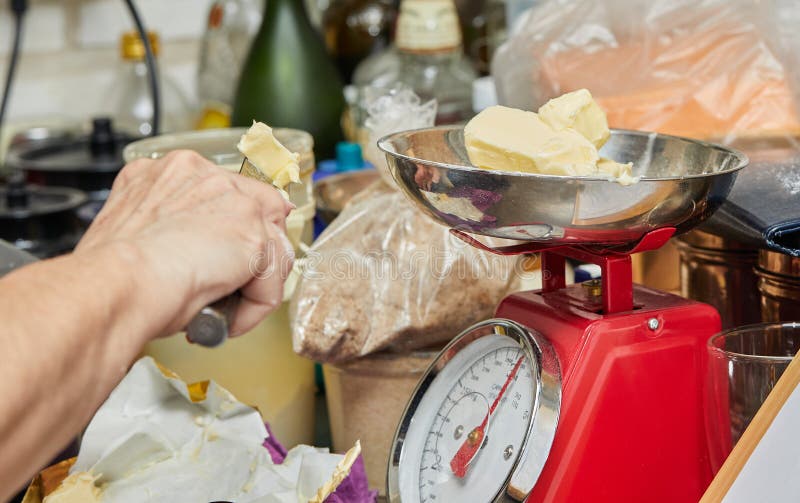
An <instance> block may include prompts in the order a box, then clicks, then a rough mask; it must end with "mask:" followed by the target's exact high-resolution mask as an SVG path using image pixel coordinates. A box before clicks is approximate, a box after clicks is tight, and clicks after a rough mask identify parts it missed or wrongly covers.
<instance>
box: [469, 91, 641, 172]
mask: <svg viewBox="0 0 800 503" xmlns="http://www.w3.org/2000/svg"><path fill="white" fill-rule="evenodd" d="M610 136H611V132H610V131H609V129H608V121H607V120H606V115H605V112H603V109H601V108H600V106H598V105H597V103H595V101H594V99H593V98H592V95H591V93H589V91H587V90H586V89H580V90H578V91H574V92H571V93H567V94H565V95H563V96H559V97H558V98H554V99H552V100H550V101H548V102H547V103H545V104H544V105H542V107H541V108H539V113H534V112H526V111H524V110H517V109H514V108H507V107H502V106H494V107H489V108H487V109H485V110H484V111H482V112H481V113H479V114H478V115H476V116H475V117H474V118H473V119H472V120H471V121H469V123H467V125H466V127H465V128H464V143H465V145H466V147H467V155H468V156H469V160H470V162H471V163H472V164H474V165H475V166H477V167H479V168H483V169H495V170H502V171H523V172H528V173H535V174H541V175H558V176H593V177H608V178H610V179H613V180H614V181H615V182H617V183H619V184H620V185H631V184H633V183H636V182H638V181H639V179H638V178H636V177H634V176H633V175H632V171H633V165H632V164H631V163H627V164H623V163H619V162H616V161H614V160H611V159H603V158H601V157H600V154H599V153H598V149H599V148H600V147H602V146H603V144H605V142H606V141H608V138H609V137H610Z"/></svg>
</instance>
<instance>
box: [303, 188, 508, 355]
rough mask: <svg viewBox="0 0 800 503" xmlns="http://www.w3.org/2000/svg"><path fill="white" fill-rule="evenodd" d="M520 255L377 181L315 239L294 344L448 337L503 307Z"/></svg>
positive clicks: (417, 342) (424, 342) (328, 351)
mask: <svg viewBox="0 0 800 503" xmlns="http://www.w3.org/2000/svg"><path fill="white" fill-rule="evenodd" d="M514 264H515V259H514V258H508V257H501V256H498V255H493V254H489V253H486V252H482V251H480V250H477V249H474V248H471V247H470V246H468V245H466V244H464V243H462V242H461V241H459V240H458V239H457V238H455V237H452V236H451V235H450V233H449V230H448V229H447V228H446V227H444V226H441V225H439V224H437V223H435V222H433V221H432V220H431V219H429V218H428V217H427V216H425V215H423V214H422V213H421V212H419V211H418V210H417V209H416V208H414V207H412V206H411V204H410V203H409V202H408V201H406V199H405V197H404V196H403V195H402V194H400V193H398V192H395V191H387V190H385V189H376V190H368V193H366V194H362V195H360V196H359V197H358V198H357V200H354V201H353V202H351V203H350V204H349V205H348V206H347V207H346V208H345V210H344V211H343V212H342V213H341V214H340V215H339V217H338V218H337V219H336V220H335V221H334V222H333V224H332V225H331V226H330V227H329V228H328V229H327V230H326V231H325V233H323V235H322V236H320V238H319V240H318V241H317V242H316V243H315V244H314V246H313V247H312V249H311V252H310V254H309V259H308V261H307V264H306V268H305V272H304V274H303V278H302V279H301V281H300V283H299V285H298V288H297V291H296V293H295V295H294V299H293V301H292V305H291V309H290V316H291V322H292V331H293V336H294V349H295V351H296V352H297V353H299V354H301V355H303V356H306V357H308V358H312V359H314V360H318V361H324V362H342V361H346V360H349V359H352V358H356V357H359V356H363V355H366V354H369V353H373V352H375V351H380V350H385V349H390V350H393V351H409V350H413V349H418V348H424V347H429V346H431V345H434V344H437V343H441V342H443V341H447V340H449V339H452V338H453V337H455V336H456V335H458V333H459V332H460V331H461V330H463V329H465V328H467V327H468V326H470V325H472V324H473V323H475V322H477V321H480V320H483V319H486V318H490V317H491V316H492V315H493V314H494V310H495V308H496V306H497V304H498V302H499V301H500V300H501V299H502V298H503V296H505V295H506V293H507V292H508V291H509V286H510V283H511V278H512V277H513V272H514Z"/></svg>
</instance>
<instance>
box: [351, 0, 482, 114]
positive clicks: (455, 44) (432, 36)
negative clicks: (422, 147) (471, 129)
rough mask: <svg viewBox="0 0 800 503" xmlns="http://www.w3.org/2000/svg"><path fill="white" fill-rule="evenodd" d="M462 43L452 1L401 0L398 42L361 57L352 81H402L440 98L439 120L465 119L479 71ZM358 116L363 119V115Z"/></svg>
mask: <svg viewBox="0 0 800 503" xmlns="http://www.w3.org/2000/svg"><path fill="white" fill-rule="evenodd" d="M461 44H462V38H461V28H460V25H459V19H458V14H457V12H456V8H455V5H454V3H453V0H403V2H402V3H401V4H400V15H399V16H398V19H397V33H396V36H395V47H394V48H392V49H388V50H387V51H384V52H383V53H381V54H379V55H376V56H374V57H371V58H368V59H367V60H365V61H364V62H362V64H361V65H360V66H359V68H358V69H357V70H356V73H355V77H354V82H355V83H356V85H358V86H359V87H360V88H364V87H366V86H372V87H384V88H385V87H389V86H391V85H392V84H393V83H395V82H402V83H404V84H407V85H408V86H409V87H411V88H412V89H413V90H414V92H415V93H417V94H418V95H419V96H420V98H422V99H423V101H424V100H428V99H431V98H435V99H436V100H437V102H438V110H437V113H436V123H437V124H451V123H455V122H460V121H463V120H467V119H468V118H469V117H471V115H472V81H474V80H475V79H476V78H477V74H476V72H475V70H474V68H473V67H472V65H471V63H470V62H469V60H468V59H467V58H466V57H465V56H464V54H463V49H462V45H461ZM360 94H363V93H360ZM359 106H361V107H363V103H359ZM357 115H358V116H359V118H363V115H364V114H363V113H360V114H357Z"/></svg>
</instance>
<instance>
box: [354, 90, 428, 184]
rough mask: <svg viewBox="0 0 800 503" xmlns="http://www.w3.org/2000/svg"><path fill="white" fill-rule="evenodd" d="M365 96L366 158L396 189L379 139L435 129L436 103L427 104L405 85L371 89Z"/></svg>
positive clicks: (365, 92)
mask: <svg viewBox="0 0 800 503" xmlns="http://www.w3.org/2000/svg"><path fill="white" fill-rule="evenodd" d="M363 93H364V98H363V101H364V106H365V107H366V111H367V119H366V122H365V126H366V130H367V143H366V145H364V146H363V149H364V158H365V159H366V160H367V161H369V162H370V163H372V165H373V166H375V168H376V169H377V170H378V173H379V174H380V175H381V178H383V180H384V181H385V182H386V183H387V184H389V185H390V186H394V180H393V179H392V175H391V173H389V166H388V165H387V163H386V154H384V153H383V152H382V151H381V150H380V149H379V148H378V140H380V139H381V138H383V137H384V136H386V135H388V134H392V133H395V132H397V131H407V130H411V129H418V128H423V127H430V126H433V124H434V121H435V119H436V107H437V106H436V100H430V101H426V102H425V103H423V102H422V100H421V99H420V98H419V96H417V95H416V94H415V93H414V91H412V90H411V88H410V87H408V86H407V85H405V84H402V83H399V84H395V85H393V86H392V87H390V88H389V89H385V88H380V87H367V88H366V89H364V91H363Z"/></svg>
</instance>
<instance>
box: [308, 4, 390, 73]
mask: <svg viewBox="0 0 800 503" xmlns="http://www.w3.org/2000/svg"><path fill="white" fill-rule="evenodd" d="M397 3H398V2H397V1H396V0H335V1H334V2H333V3H332V4H331V6H330V7H329V8H328V10H326V11H325V14H324V16H323V19H322V25H323V33H324V35H325V44H326V45H327V47H328V52H329V53H330V54H331V55H332V56H333V58H334V61H335V62H336V66H337V67H338V68H339V72H340V73H341V75H342V78H343V79H344V81H345V83H350V82H352V79H353V72H354V71H355V69H356V66H357V65H358V64H359V63H360V62H361V61H362V60H364V59H365V58H366V57H367V56H369V55H371V54H375V53H378V52H380V51H382V50H384V49H386V48H387V47H388V46H389V44H390V42H391V31H392V29H393V28H394V22H395V18H396V17H397V7H398V6H397Z"/></svg>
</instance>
